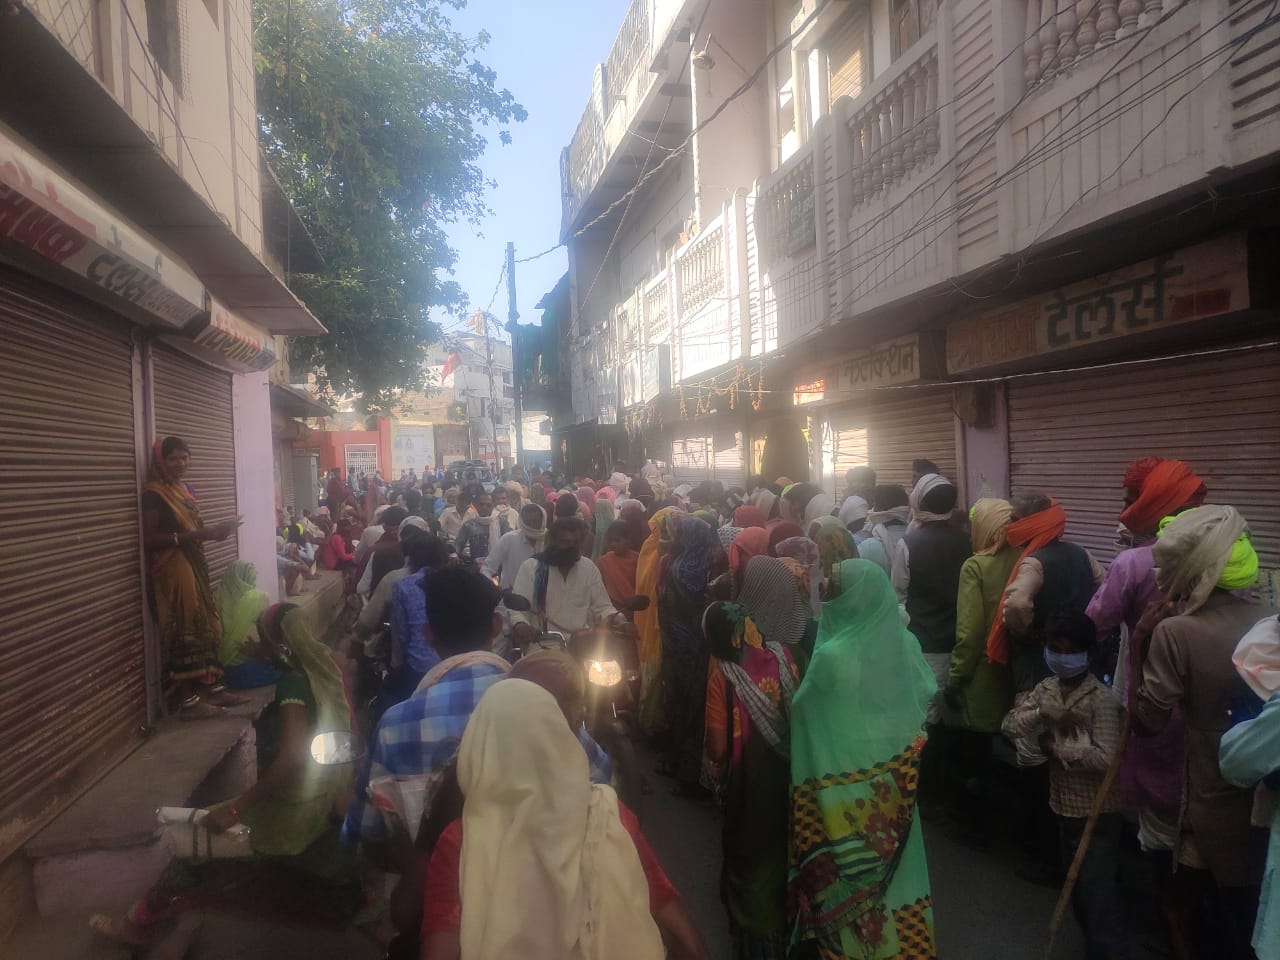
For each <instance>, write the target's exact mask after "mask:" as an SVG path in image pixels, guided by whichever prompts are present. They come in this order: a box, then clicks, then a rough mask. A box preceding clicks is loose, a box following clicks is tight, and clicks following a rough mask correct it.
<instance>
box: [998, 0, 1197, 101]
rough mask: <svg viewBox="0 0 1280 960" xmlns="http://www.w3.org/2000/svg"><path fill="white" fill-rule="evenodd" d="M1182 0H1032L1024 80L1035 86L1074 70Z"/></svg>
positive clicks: (1023, 61) (1029, 11) (1023, 67)
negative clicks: (1079, 64) (1077, 65)
mask: <svg viewBox="0 0 1280 960" xmlns="http://www.w3.org/2000/svg"><path fill="white" fill-rule="evenodd" d="M1179 5H1180V2H1179V0H1027V37H1026V40H1025V41H1024V42H1023V45H1022V76H1023V79H1024V80H1025V81H1026V84H1027V86H1028V87H1029V88H1030V87H1034V86H1037V85H1038V84H1042V83H1047V82H1049V81H1050V80H1052V79H1053V78H1054V77H1055V76H1058V75H1059V74H1063V73H1069V72H1070V71H1071V69H1072V68H1073V67H1074V66H1075V65H1076V64H1078V63H1080V62H1081V61H1082V60H1086V59H1088V58H1089V57H1091V56H1093V55H1094V54H1095V53H1097V52H1098V51H1099V50H1102V49H1104V48H1106V47H1107V46H1109V45H1110V44H1112V43H1114V42H1115V41H1117V40H1123V39H1124V38H1125V37H1128V36H1131V35H1133V34H1134V33H1135V32H1137V31H1138V30H1139V29H1140V28H1143V27H1147V26H1152V25H1154V24H1155V23H1156V22H1157V21H1158V20H1159V19H1160V17H1161V15H1162V13H1163V12H1164V11H1167V10H1172V9H1173V8H1174V7H1177V6H1179Z"/></svg>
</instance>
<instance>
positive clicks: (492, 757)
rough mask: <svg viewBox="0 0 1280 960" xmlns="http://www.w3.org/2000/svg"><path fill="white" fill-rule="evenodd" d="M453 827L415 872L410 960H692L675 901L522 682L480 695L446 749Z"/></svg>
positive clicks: (630, 825)
mask: <svg viewBox="0 0 1280 960" xmlns="http://www.w3.org/2000/svg"><path fill="white" fill-rule="evenodd" d="M458 786H459V787H460V788H461V790H462V794H463V797H464V798H465V799H464V804H463V813H462V819H461V820H456V821H454V822H453V823H452V824H451V825H450V826H449V827H447V828H446V829H445V830H444V832H443V833H442V834H441V835H440V839H439V840H438V841H437V842H436V847H435V850H434V852H433V853H432V855H431V862H430V865H429V866H428V868H427V877H426V890H425V897H424V913H423V924H422V933H423V945H422V957H423V958H424V960H459V958H465V960H508V958H511V957H546V958H552V957H555V958H561V957H564V958H574V960H607V958H614V957H627V958H635V960H662V958H663V957H664V956H665V949H664V947H663V943H662V935H661V933H659V924H660V923H661V925H662V927H663V929H665V930H666V931H667V932H668V934H669V935H674V937H675V939H676V944H675V946H674V948H673V954H672V955H673V956H686V957H705V956H706V948H705V946H704V945H702V943H701V938H700V937H699V936H698V935H697V933H696V931H694V930H693V928H692V925H691V924H690V923H689V922H688V918H687V915H686V914H685V913H684V910H683V907H681V906H680V900H679V895H678V894H677V893H676V892H675V890H674V889H673V888H672V887H671V885H670V882H669V881H668V880H667V879H666V877H665V875H663V874H662V871H661V868H660V867H658V866H657V862H656V860H655V859H654V858H653V854H652V851H651V850H649V847H648V844H646V843H644V840H643V836H642V835H641V834H640V832H639V825H638V823H637V822H636V820H635V816H634V815H633V814H631V812H630V811H628V810H626V808H625V807H623V806H621V804H619V802H618V797H617V794H615V793H614V792H613V790H612V788H610V787H605V786H599V785H593V784H592V783H591V782H590V780H589V779H588V769H587V757H586V754H585V753H584V752H583V750H582V746H581V744H580V743H579V742H578V738H577V737H576V736H575V735H574V733H573V731H572V730H571V729H570V727H569V724H568V723H566V722H565V715H564V713H563V712H562V711H561V707H560V705H559V704H558V703H557V702H556V700H555V698H554V697H553V696H552V695H551V694H550V693H549V692H548V691H547V690H545V689H543V688H542V687H540V686H538V685H536V684H534V683H530V682H528V681H526V680H503V681H502V682H500V683H496V684H494V685H493V686H492V687H490V688H489V690H488V692H486V693H485V695H484V696H483V697H482V698H481V700H480V703H479V704H478V705H477V706H476V709H475V712H474V713H472V715H471V718H470V720H469V721H468V722H467V728H466V732H465V733H464V734H463V737H462V744H461V746H460V747H459V749H458Z"/></svg>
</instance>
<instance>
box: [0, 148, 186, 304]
mask: <svg viewBox="0 0 1280 960" xmlns="http://www.w3.org/2000/svg"><path fill="white" fill-rule="evenodd" d="M0 241H3V242H9V243H16V244H17V245H18V246H21V247H24V248H26V249H27V250H29V251H31V252H32V253H35V254H36V255H37V256H40V257H42V258H44V259H45V260H48V261H50V262H52V263H55V264H57V265H58V266H60V267H62V268H63V269H66V270H70V271H71V272H72V273H74V274H76V275H77V276H79V277H81V278H82V279H84V280H86V281H88V282H89V283H90V284H92V285H93V286H94V287H97V288H99V289H100V290H101V291H102V292H103V293H104V294H106V295H107V296H106V298H105V299H107V300H108V301H110V300H112V299H119V300H123V301H126V302H127V303H128V304H130V305H132V306H134V307H136V308H138V309H140V310H142V311H144V312H146V313H147V314H148V315H150V316H152V317H155V318H156V319H158V320H160V321H161V322H163V323H164V324H166V325H167V326H170V327H174V328H179V327H184V326H185V325H186V324H187V323H189V322H190V321H192V320H194V319H195V318H197V317H199V316H201V315H202V314H204V313H205V306H206V294H205V289H204V285H203V284H202V283H201V282H200V280H199V279H198V278H197V277H196V276H195V275H194V274H192V273H191V272H189V271H188V270H186V269H184V268H183V267H181V266H179V265H178V264H177V263H176V262H174V261H173V260H171V259H169V257H168V256H167V255H165V254H164V253H162V252H161V251H160V249H159V248H158V247H156V246H155V245H154V244H152V243H150V242H149V241H148V240H146V239H145V238H144V237H143V236H142V235H141V234H140V233H138V232H137V231H136V230H135V229H134V228H133V227H131V226H130V225H129V224H127V223H126V222H125V221H124V219H123V218H122V217H120V216H119V215H118V214H116V213H114V212H113V211H111V210H108V209H107V208H106V207H104V206H103V205H102V204H100V203H98V202H97V201H95V200H93V199H92V198H90V197H89V195H88V194H86V193H85V192H84V191H83V190H81V189H80V188H79V187H76V186H75V185H74V184H72V183H71V181H70V180H67V179H66V178H65V177H63V176H62V175H61V174H59V173H57V172H56V171H55V170H53V169H52V168H51V167H49V166H48V165H47V164H45V163H43V162H42V161H40V160H39V159H37V158H36V157H35V156H34V155H33V154H32V153H31V152H30V151H28V150H26V149H24V148H23V147H21V146H19V145H18V144H17V143H15V142H14V141H13V140H10V139H9V138H7V137H5V136H3V135H0Z"/></svg>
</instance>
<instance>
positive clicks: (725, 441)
mask: <svg viewBox="0 0 1280 960" xmlns="http://www.w3.org/2000/svg"><path fill="white" fill-rule="evenodd" d="M713 446H723V449H720V450H716V451H715V462H714V467H713V469H712V473H711V479H712V480H719V481H720V482H721V483H722V484H724V488H725V489H726V490H728V489H729V488H730V487H742V488H744V489H745V488H746V484H747V449H746V440H745V437H744V434H743V432H742V431H741V430H735V431H733V432H731V433H726V434H725V435H724V436H723V437H720V436H717V437H716V439H715V441H713Z"/></svg>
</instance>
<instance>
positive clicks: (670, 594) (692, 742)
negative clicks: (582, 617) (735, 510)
mask: <svg viewBox="0 0 1280 960" xmlns="http://www.w3.org/2000/svg"><path fill="white" fill-rule="evenodd" d="M673 532H674V545H673V549H672V555H671V558H670V562H669V563H668V564H667V568H666V571H665V575H664V576H662V577H661V578H660V580H659V584H658V623H659V625H660V627H661V630H662V672H661V676H662V712H663V714H664V715H665V717H666V720H667V733H668V736H669V764H670V771H671V774H672V776H674V777H675V779H676V783H677V789H678V791H679V792H680V793H681V794H683V795H685V796H694V795H696V794H697V793H698V791H699V789H700V788H699V784H700V780H701V772H702V734H703V722H704V719H703V709H704V707H705V705H706V687H707V654H706V649H705V647H704V642H705V641H704V640H703V636H702V614H703V612H704V611H705V610H706V608H707V581H708V577H709V574H710V571H711V561H712V559H713V558H714V555H715V551H716V547H717V546H718V543H719V542H718V541H717V539H716V535H715V532H714V531H713V530H712V529H711V526H710V525H709V524H708V523H707V522H706V521H705V520H701V519H699V518H698V517H693V516H683V517H680V518H679V520H677V521H676V522H675V526H674V531H673Z"/></svg>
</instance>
